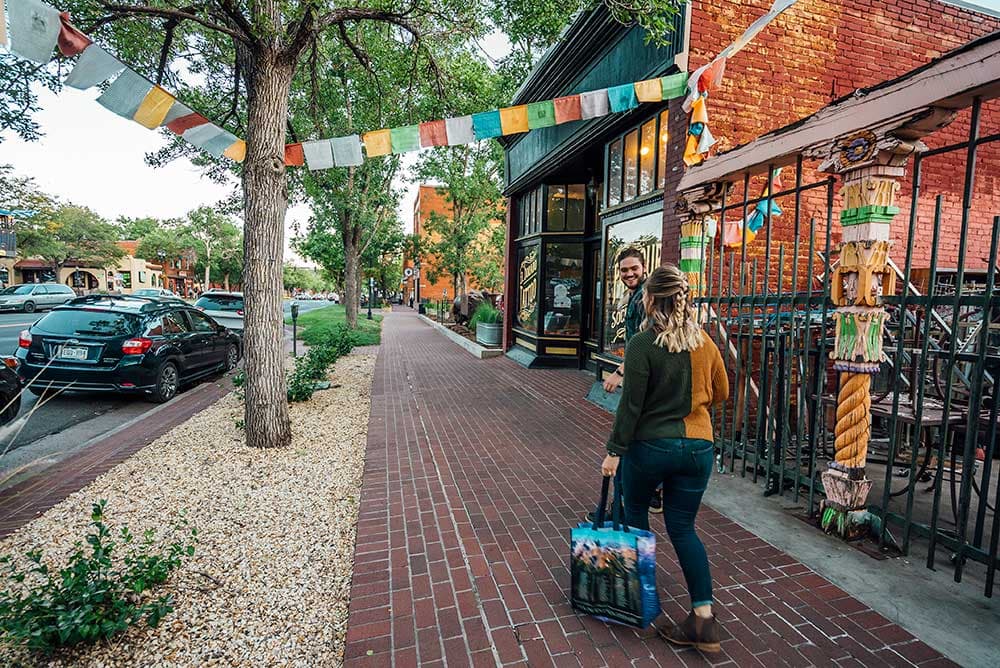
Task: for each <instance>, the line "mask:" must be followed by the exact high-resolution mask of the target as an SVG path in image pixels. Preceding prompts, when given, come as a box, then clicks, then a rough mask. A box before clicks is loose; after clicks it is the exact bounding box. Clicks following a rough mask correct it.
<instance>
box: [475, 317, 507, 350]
mask: <svg viewBox="0 0 1000 668" xmlns="http://www.w3.org/2000/svg"><path fill="white" fill-rule="evenodd" d="M502 337H503V323H499V322H496V323H491V322H481V323H479V324H478V325H476V341H478V342H479V343H481V344H483V345H484V346H499V345H500V339H501V338H502Z"/></svg>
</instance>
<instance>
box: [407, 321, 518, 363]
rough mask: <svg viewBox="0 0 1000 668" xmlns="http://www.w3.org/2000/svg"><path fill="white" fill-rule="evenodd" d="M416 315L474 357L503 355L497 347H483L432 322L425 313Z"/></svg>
mask: <svg viewBox="0 0 1000 668" xmlns="http://www.w3.org/2000/svg"><path fill="white" fill-rule="evenodd" d="M417 317H418V318H420V319H421V320H423V321H424V322H426V323H427V324H428V325H430V326H431V327H433V328H434V329H436V330H438V331H439V332H441V333H442V334H444V335H445V336H446V337H448V338H449V339H451V340H452V341H453V342H454V343H457V344H458V345H460V346H461V347H463V348H465V349H466V350H467V351H469V353H470V354H471V355H472V356H473V357H476V358H478V359H481V360H486V359H491V358H493V357H500V356H501V355H503V351H502V350H500V349H499V348H484V347H482V346H481V345H479V344H478V343H475V342H473V341H470V340H468V339H467V338H465V337H464V336H462V335H460V334H456V333H455V332H453V331H451V330H450V329H448V328H447V327H445V326H444V325H439V324H438V323H436V322H434V321H433V320H431V319H430V318H428V317H427V316H425V315H419V314H418V315H417Z"/></svg>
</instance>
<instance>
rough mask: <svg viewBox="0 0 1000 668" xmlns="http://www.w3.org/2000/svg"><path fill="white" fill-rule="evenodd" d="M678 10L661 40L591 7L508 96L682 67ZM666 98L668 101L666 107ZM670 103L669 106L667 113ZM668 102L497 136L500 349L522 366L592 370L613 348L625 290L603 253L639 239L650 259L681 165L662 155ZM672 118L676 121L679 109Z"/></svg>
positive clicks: (612, 82)
mask: <svg viewBox="0 0 1000 668" xmlns="http://www.w3.org/2000/svg"><path fill="white" fill-rule="evenodd" d="M684 36H685V17H684V15H683V13H682V14H681V15H679V16H678V17H677V19H676V21H675V26H674V33H673V38H672V43H671V44H670V45H668V46H664V47H656V46H654V45H651V44H647V43H646V40H645V33H644V31H643V30H642V29H641V28H639V27H638V26H623V25H621V24H619V23H617V22H616V21H614V19H612V18H611V16H610V15H609V13H608V12H607V10H606V9H605V8H604V7H603V5H602V6H600V7H598V8H597V9H595V10H593V11H590V12H585V13H581V14H579V15H577V16H576V17H575V18H574V19H573V21H572V22H571V24H570V26H569V27H568V28H567V29H566V31H565V32H564V34H563V37H562V39H561V41H560V42H559V43H558V44H556V46H554V47H553V48H552V49H551V50H550V51H549V52H548V53H546V55H545V56H544V57H543V58H542V60H541V62H540V63H539V65H538V66H537V67H536V68H535V70H534V71H533V72H532V74H531V75H530V76H529V78H528V80H527V81H525V82H524V84H523V85H522V86H521V88H520V89H519V90H518V92H517V93H516V95H515V97H514V99H513V100H512V102H511V104H512V105H518V104H527V103H529V102H535V101H539V100H548V99H554V98H557V97H561V96H564V95H572V94H574V93H579V92H584V91H589V90H598V89H602V88H607V87H610V86H616V85H620V84H623V83H631V82H633V81H640V80H643V79H649V78H653V77H658V76H662V75H665V74H670V73H673V72H677V71H680V70H681V69H686V52H685V50H684V43H685V39H684ZM672 104H673V103H672ZM678 111H679V110H678ZM668 112H669V110H668V108H667V103H666V102H664V103H660V104H642V105H640V106H639V108H637V109H635V110H633V111H631V112H628V113H625V114H609V115H607V116H604V117H601V118H595V119H591V120H586V121H576V122H572V123H566V124H563V125H556V126H554V127H550V128H544V129H540V130H534V131H532V132H529V133H526V134H523V135H517V136H513V137H508V138H504V139H502V140H501V141H502V143H503V145H504V149H505V158H506V191H505V194H506V195H507V196H508V197H509V207H508V236H507V239H508V241H507V265H506V269H507V274H506V276H507V282H506V289H505V294H506V295H507V298H506V299H505V305H506V306H505V310H506V314H505V315H506V323H507V331H506V336H505V346H506V348H507V354H508V355H509V356H510V357H512V358H514V359H516V360H517V361H519V362H521V363H522V364H525V365H527V366H532V367H534V366H569V367H587V368H591V369H595V370H600V369H601V368H604V367H610V366H611V365H612V364H614V363H615V362H616V359H617V357H618V356H619V355H620V354H621V352H622V349H623V345H624V325H623V322H622V320H623V317H624V308H623V302H624V299H623V297H624V286H623V285H622V284H621V282H620V281H619V280H618V278H617V272H616V268H615V266H614V259H615V257H616V256H617V254H618V252H619V251H620V250H621V248H623V247H625V246H628V245H633V246H637V247H639V248H640V249H641V250H642V251H643V252H644V253H645V254H646V257H647V266H649V265H652V266H655V265H658V264H659V263H660V262H661V259H662V258H661V240H662V231H663V211H664V193H665V192H667V191H669V190H670V184H671V181H672V179H671V175H672V174H674V173H677V174H679V172H680V166H679V165H676V164H672V160H669V159H668V156H672V155H674V154H675V153H676V151H673V150H669V149H670V146H671V142H670V137H671V136H673V135H680V136H682V135H683V132H680V133H678V132H677V131H676V129H675V130H673V131H668V130H669V128H670V121H671V114H670V113H668ZM673 117H674V118H673V120H674V123H675V124H677V123H680V124H681V125H680V127H681V128H683V123H684V119H683V118H681V114H679V113H675V114H673Z"/></svg>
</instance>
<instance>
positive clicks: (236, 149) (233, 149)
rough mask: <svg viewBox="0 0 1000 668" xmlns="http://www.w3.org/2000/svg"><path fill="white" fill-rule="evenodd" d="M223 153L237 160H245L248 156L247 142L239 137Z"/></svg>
mask: <svg viewBox="0 0 1000 668" xmlns="http://www.w3.org/2000/svg"><path fill="white" fill-rule="evenodd" d="M222 155H224V156H225V157H227V158H229V159H230V160H233V161H235V162H243V161H244V160H246V157H247V143H246V142H245V141H243V140H242V139H237V140H236V141H235V142H233V144H232V145H231V146H230V147H229V148H227V149H226V150H225V151H223V153H222Z"/></svg>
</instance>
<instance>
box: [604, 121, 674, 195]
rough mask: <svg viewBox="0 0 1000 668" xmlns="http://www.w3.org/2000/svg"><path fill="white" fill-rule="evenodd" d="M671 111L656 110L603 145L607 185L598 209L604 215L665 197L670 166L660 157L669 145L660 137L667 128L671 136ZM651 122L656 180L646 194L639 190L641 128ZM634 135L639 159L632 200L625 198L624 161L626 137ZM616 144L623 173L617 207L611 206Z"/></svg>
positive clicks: (619, 185) (636, 153)
mask: <svg viewBox="0 0 1000 668" xmlns="http://www.w3.org/2000/svg"><path fill="white" fill-rule="evenodd" d="M668 112H669V110H668V109H667V108H666V107H661V108H659V109H657V111H656V113H654V114H652V115H650V116H646V117H645V118H642V119H641V120H640V121H639V122H637V123H634V124H632V125H629V126H628V127H627V128H624V129H623V130H621V131H620V132H618V133H616V134H615V135H614V136H613V137H611V138H609V139H608V140H607V141H606V142H605V143H604V165H603V168H602V172H601V173H602V175H603V177H604V184H605V186H604V188H603V192H602V193H601V198H600V200H599V201H598V206H599V207H600V209H601V212H602V213H603V212H605V211H608V210H611V209H616V208H618V207H623V206H627V205H630V204H633V203H635V202H640V201H643V200H645V199H647V198H650V197H652V196H653V195H655V194H657V193H660V194H662V192H663V189H664V186H665V183H663V184H661V181H663V179H662V178H661V176H665V175H666V173H667V172H668V171H669V169H670V165H669V164H667V162H666V160H665V159H662V158H661V151H662V152H663V155H665V154H666V151H667V143H664V142H661V141H660V137H661V136H662V133H663V131H664V130H665V129H666V130H667V131H668V133H669V122H670V121H669V113H668ZM650 122H652V123H654V126H653V137H654V146H655V155H654V156H653V158H652V164H653V179H652V184H653V188H652V190H649V191H647V192H645V193H643V192H640V190H641V188H640V186H641V183H640V181H641V177H642V155H641V154H640V151H641V149H642V128H643V126H645V125H648V124H649V123H650ZM664 126H667V127H666V128H665V127H664ZM633 132H635V133H636V151H635V158H636V170H635V173H636V183H635V195H634V196H633V197H631V198H628V199H626V197H625V160H626V156H625V144H626V138H627V137H628V136H629V135H630V134H631V133H633ZM668 137H669V134H668ZM616 143H619V147H618V150H619V153H618V155H619V156H620V157H621V174H620V175H619V179H618V184H617V185H618V188H617V191H618V196H619V200H618V202H616V203H615V204H611V203H610V199H611V193H612V188H611V157H612V150H611V149H612V147H613V146H614V145H615V144H616ZM668 143H669V139H668ZM661 163H662V164H661Z"/></svg>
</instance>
